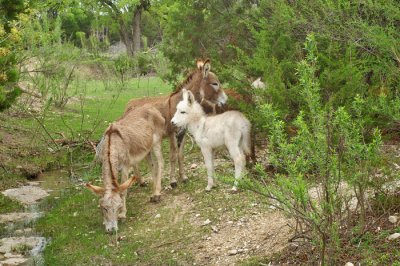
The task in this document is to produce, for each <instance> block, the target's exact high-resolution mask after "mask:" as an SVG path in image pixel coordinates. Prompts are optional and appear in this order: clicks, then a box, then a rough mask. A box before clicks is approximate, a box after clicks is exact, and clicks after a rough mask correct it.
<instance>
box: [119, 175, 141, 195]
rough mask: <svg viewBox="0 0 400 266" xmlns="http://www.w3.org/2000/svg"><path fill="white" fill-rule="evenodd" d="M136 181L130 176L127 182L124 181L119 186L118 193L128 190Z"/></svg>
mask: <svg viewBox="0 0 400 266" xmlns="http://www.w3.org/2000/svg"><path fill="white" fill-rule="evenodd" d="M136 179H137V177H136V176H132V177H131V178H129V179H128V180H126V181H125V182H124V183H123V184H122V185H120V186H119V191H120V192H123V191H125V190H126V189H128V188H129V187H130V186H132V184H133V182H135V181H136Z"/></svg>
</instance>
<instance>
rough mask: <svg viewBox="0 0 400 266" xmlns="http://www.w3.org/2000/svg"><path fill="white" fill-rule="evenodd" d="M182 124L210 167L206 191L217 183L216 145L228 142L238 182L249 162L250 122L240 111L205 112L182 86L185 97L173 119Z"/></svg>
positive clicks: (234, 189)
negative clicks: (217, 113)
mask: <svg viewBox="0 0 400 266" xmlns="http://www.w3.org/2000/svg"><path fill="white" fill-rule="evenodd" d="M171 122H172V124H174V125H175V126H177V127H179V128H187V129H188V130H189V133H190V134H192V135H193V137H194V139H195V141H196V143H197V145H199V146H200V149H201V152H202V153H203V156H204V162H205V164H206V168H207V175H208V184H207V187H206V190H207V191H210V190H211V188H212V187H213V186H214V162H213V149H214V148H217V147H220V146H223V145H225V146H226V147H227V148H228V151H229V154H230V156H231V158H232V159H233V161H234V163H235V179H236V180H235V184H234V186H233V188H232V190H233V191H236V190H237V187H236V186H237V180H238V179H239V178H240V177H241V174H242V171H243V168H245V165H246V155H248V154H250V144H251V143H250V142H251V138H250V130H251V124H250V122H249V120H247V119H246V117H244V115H243V114H242V113H240V112H238V111H227V112H225V113H222V114H219V115H215V116H206V114H205V113H204V111H203V108H202V107H201V105H200V104H199V103H198V102H196V100H195V98H194V95H193V94H192V92H190V91H188V90H185V89H184V90H183V100H182V101H181V102H179V103H178V105H177V107H176V112H175V115H174V117H173V118H172V120H171Z"/></svg>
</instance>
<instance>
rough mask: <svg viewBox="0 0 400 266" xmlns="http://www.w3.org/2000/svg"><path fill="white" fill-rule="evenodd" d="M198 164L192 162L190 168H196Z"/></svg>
mask: <svg viewBox="0 0 400 266" xmlns="http://www.w3.org/2000/svg"><path fill="white" fill-rule="evenodd" d="M197 166H198V165H197V164H195V163H192V165H191V166H190V169H192V170H193V169H196V168H197Z"/></svg>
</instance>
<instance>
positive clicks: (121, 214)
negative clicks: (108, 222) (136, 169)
mask: <svg viewBox="0 0 400 266" xmlns="http://www.w3.org/2000/svg"><path fill="white" fill-rule="evenodd" d="M128 177H129V169H128V168H126V167H123V168H122V171H121V183H122V184H123V183H125V181H126V180H128ZM127 193H128V190H127V189H125V190H124V191H123V192H121V198H122V208H121V210H120V211H119V214H118V218H119V219H125V218H126V195H127Z"/></svg>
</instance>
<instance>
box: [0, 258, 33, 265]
mask: <svg viewBox="0 0 400 266" xmlns="http://www.w3.org/2000/svg"><path fill="white" fill-rule="evenodd" d="M27 260H28V259H27V258H9V259H7V260H3V261H2V262H1V263H2V265H21V264H22V263H25V262H26V261H27Z"/></svg>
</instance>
